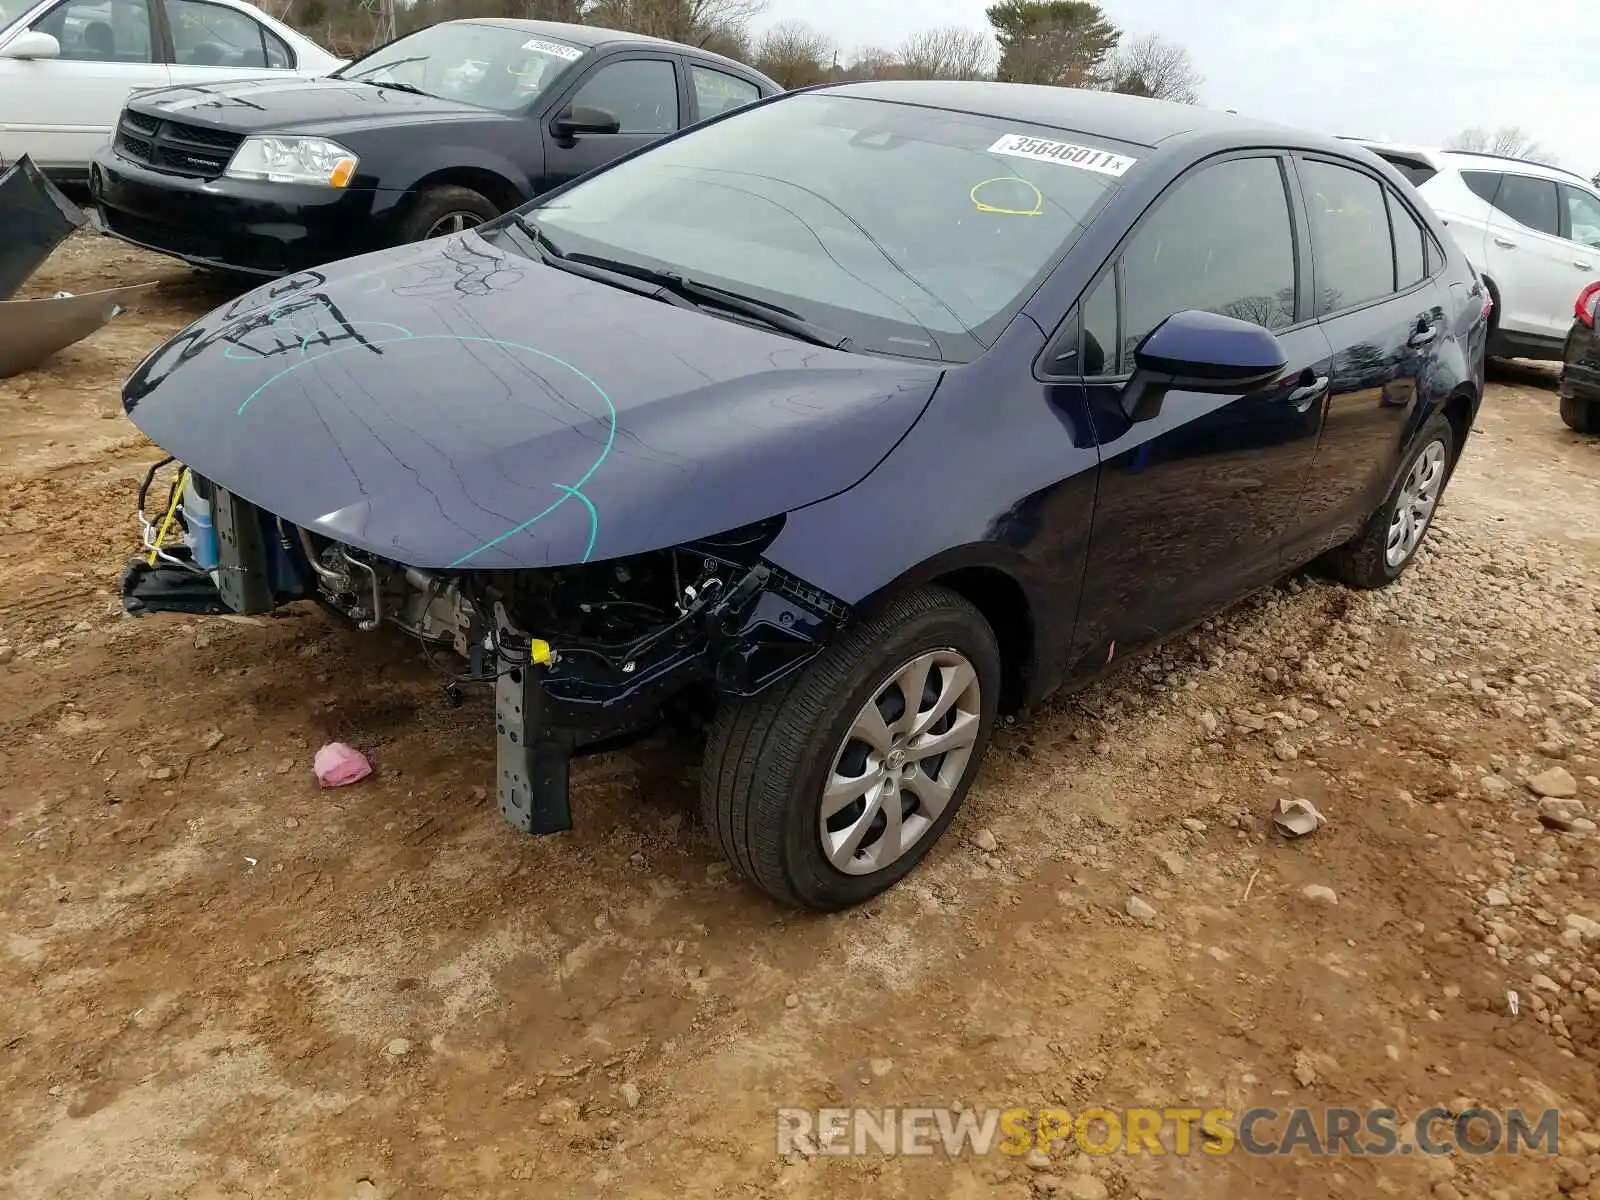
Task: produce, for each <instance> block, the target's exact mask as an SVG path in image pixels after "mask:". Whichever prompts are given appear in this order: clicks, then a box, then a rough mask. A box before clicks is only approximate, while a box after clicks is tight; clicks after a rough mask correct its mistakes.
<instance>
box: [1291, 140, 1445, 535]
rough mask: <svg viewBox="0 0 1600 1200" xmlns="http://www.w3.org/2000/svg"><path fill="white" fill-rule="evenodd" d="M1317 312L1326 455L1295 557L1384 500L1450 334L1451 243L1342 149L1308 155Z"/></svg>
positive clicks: (1303, 175)
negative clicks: (1337, 153) (1445, 272)
mask: <svg viewBox="0 0 1600 1200" xmlns="http://www.w3.org/2000/svg"><path fill="white" fill-rule="evenodd" d="M1296 166H1297V175H1298V178H1299V181H1300V189H1301V194H1302V196H1303V199H1304V204H1305V209H1306V214H1307V222H1306V223H1307V225H1308V226H1309V228H1310V230H1311V247H1312V252H1311V264H1312V280H1313V290H1314V292H1315V295H1316V312H1317V317H1318V319H1319V320H1320V321H1321V323H1322V327H1323V329H1324V330H1325V331H1326V333H1327V338H1328V343H1329V345H1330V346H1331V348H1332V350H1333V355H1334V359H1333V375H1332V389H1331V395H1330V397H1329V401H1328V418H1327V421H1326V423H1325V424H1324V425H1323V430H1322V438H1321V441H1320V443H1319V444H1318V447H1317V457H1316V462H1315V464H1314V467H1313V469H1312V471H1311V475H1310V479H1309V481H1308V482H1307V485H1306V491H1305V495H1304V497H1303V499H1302V501H1301V506H1300V512H1299V514H1298V516H1297V518H1296V532H1295V534H1294V536H1292V537H1291V538H1290V539H1289V542H1288V545H1287V546H1286V548H1285V555H1286V558H1287V559H1288V560H1289V562H1288V563H1286V565H1298V564H1299V563H1300V562H1303V561H1305V560H1307V559H1309V558H1311V557H1313V556H1314V555H1315V554H1317V553H1318V552H1319V551H1321V550H1323V549H1326V548H1327V547H1329V546H1334V545H1338V544H1340V543H1342V542H1344V541H1346V540H1347V539H1348V538H1349V537H1350V536H1351V535H1353V534H1354V533H1355V532H1356V531H1357V530H1358V529H1359V528H1360V527H1361V525H1362V524H1363V523H1364V522H1365V521H1366V519H1367V517H1368V515H1369V514H1370V513H1371V512H1372V510H1373V509H1375V508H1376V507H1377V506H1378V504H1379V503H1380V502H1381V501H1382V499H1383V497H1384V495H1385V493H1386V492H1387V489H1388V487H1389V485H1390V483H1391V482H1392V481H1393V478H1394V472H1395V470H1396V469H1397V468H1398V466H1399V461H1400V454H1401V452H1402V450H1403V449H1404V446H1405V442H1406V438H1407V436H1408V433H1409V431H1410V430H1411V429H1412V428H1413V427H1414V423H1415V418H1416V416H1417V411H1418V401H1419V394H1420V393H1419V387H1420V384H1421V381H1422V380H1424V379H1428V378H1431V377H1432V372H1431V369H1430V368H1431V364H1432V357H1433V355H1434V354H1435V353H1436V352H1437V351H1438V349H1439V348H1440V346H1441V345H1442V343H1443V342H1444V340H1445V338H1446V336H1447V333H1446V329H1445V322H1446V317H1445V311H1444V304H1445V299H1446V298H1445V296H1444V295H1443V294H1442V293H1441V292H1440V290H1439V288H1438V287H1437V286H1436V284H1435V283H1434V278H1435V277H1436V276H1437V275H1438V273H1439V271H1440V270H1441V269H1442V267H1443V263H1444V255H1443V253H1442V252H1441V251H1440V249H1439V247H1438V245H1437V243H1435V242H1434V241H1433V239H1432V237H1431V236H1430V235H1429V234H1428V232H1427V230H1426V229H1425V228H1424V226H1423V224H1422V222H1420V221H1419V220H1418V219H1417V216H1416V214H1415V213H1414V212H1413V211H1412V209H1411V206H1410V205H1409V203H1408V202H1406V201H1405V200H1404V199H1403V198H1402V197H1401V196H1400V194H1399V192H1397V191H1396V190H1395V189H1393V188H1391V187H1389V186H1388V185H1387V184H1385V183H1384V182H1382V181H1381V180H1380V179H1379V178H1378V177H1377V176H1376V175H1375V174H1372V173H1369V172H1368V171H1367V170H1366V169H1365V168H1364V167H1361V166H1358V165H1357V164H1355V163H1351V162H1349V161H1348V160H1344V159H1332V158H1322V157H1320V156H1313V155H1305V156H1302V157H1300V158H1298V160H1297V163H1296Z"/></svg>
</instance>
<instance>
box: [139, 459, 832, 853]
mask: <svg viewBox="0 0 1600 1200" xmlns="http://www.w3.org/2000/svg"><path fill="white" fill-rule="evenodd" d="M163 470H167V471H169V473H170V475H171V478H170V479H169V480H168V482H167V485H166V495H165V503H164V508H162V509H161V510H152V508H151V507H150V500H151V497H152V495H153V493H155V491H156V490H157V489H156V480H157V479H158V477H159V476H160V474H161V472H162V471H163ZM156 511H159V512H160V515H159V516H157V515H155V513H156ZM782 521H783V519H782V518H781V517H777V518H773V519H771V520H767V521H763V522H759V523H757V524H754V525H749V526H745V527H743V528H740V529H735V530H731V531H728V532H726V533H722V534H718V535H716V536H713V537H709V538H703V539H700V540H697V541H695V542H691V543H688V544H685V545H681V546H674V547H671V548H668V549H663V550H656V551H651V552H648V553H644V554H638V555H634V556H631V557H628V558H622V559H613V560H608V561H604V562H590V563H580V564H576V565H572V566H562V567H552V568H548V569H539V570H522V571H473V570H458V571H425V570H422V569H419V568H417V567H411V566H406V565H404V564H401V563H397V562H393V561H390V560H387V559H384V558H382V557H380V556H377V555H374V554H371V553H370V552H368V551H366V550H362V549H357V548H354V547H351V546H348V545H345V544H342V543H340V542H337V541H333V540H330V539H328V538H325V537H322V536H321V535H318V534H314V533H312V532H311V531H309V530H306V529H302V528H299V527H297V526H295V525H292V524H290V523H288V522H286V521H284V520H282V519H281V518H279V517H276V516H274V515H272V514H270V513H267V512H265V511H263V510H261V509H259V508H256V507H255V506H254V505H252V504H250V503H249V502H247V501H244V500H242V499H240V498H239V497H236V496H233V495H231V494H230V493H228V492H226V491H225V490H223V489H221V488H218V487H216V486H215V485H213V484H211V483H210V482H208V481H206V480H204V479H202V478H200V477H199V476H196V475H194V474H192V473H191V472H189V471H188V470H187V469H184V468H181V467H178V466H176V465H175V464H173V463H172V461H171V460H170V459H169V460H165V461H163V462H161V463H157V464H156V465H155V466H154V467H152V468H151V469H150V472H149V474H148V475H147V476H146V478H145V481H144V484H143V486H142V487H141V489H140V496H139V524H140V528H141V531H142V541H143V544H144V548H145V553H144V554H143V555H141V556H140V558H138V559H135V560H134V561H133V562H132V563H131V564H130V565H129V568H128V570H127V572H126V574H125V576H124V579H123V603H124V608H125V610H126V611H127V612H129V613H130V614H133V615H140V614H143V613H147V612H155V611H163V610H165V611H182V612H189V613H223V612H235V613H242V614H251V613H262V612H267V611H270V610H272V609H274V608H277V607H279V606H281V605H283V604H287V603H291V602H293V601H297V600H315V601H318V602H319V603H321V604H322V605H323V606H324V607H326V608H328V609H331V610H333V611H334V612H337V613H339V614H341V615H342V616H344V617H346V618H348V619H349V620H350V621H352V622H353V623H354V624H355V625H356V627H357V628H358V629H361V630H363V631H372V630H376V629H378V628H380V627H381V626H383V625H392V626H394V627H396V628H397V629H399V630H401V631H403V632H405V633H407V634H409V635H411V636H412V637H414V638H416V639H417V640H418V642H419V643H421V646H422V648H423V651H424V652H425V654H426V655H427V656H428V658H429V659H430V661H432V662H433V663H434V665H435V666H436V667H440V668H441V669H442V670H443V671H444V672H445V674H446V675H447V676H448V677H449V683H450V686H451V687H452V688H453V687H457V686H459V685H468V684H492V685H493V686H494V687H495V692H496V734H497V744H498V750H497V759H498V764H497V765H498V770H497V778H498V782H499V790H500V802H501V811H502V813H503V814H504V815H505V816H506V817H507V819H508V820H510V821H512V823H513V824H515V825H517V826H518V827H519V828H522V829H524V830H526V831H527V832H530V833H547V832H556V831H558V830H561V829H568V828H571V814H570V810H569V808H568V803H567V794H566V793H567V763H568V760H569V759H570V758H571V757H572V756H573V755H574V754H575V753H582V752H584V751H585V750H586V749H593V748H606V747H607V746H608V745H610V744H612V743H613V742H614V741H615V740H616V739H619V738H623V737H626V736H627V735H629V734H631V733H636V732H640V731H643V730H648V729H649V728H651V727H653V726H654V725H655V724H656V723H658V722H659V720H660V719H661V717H662V714H663V712H664V711H665V709H666V706H667V705H668V704H669V703H672V702H676V701H680V700H682V699H683V698H684V697H685V695H686V694H691V693H695V692H698V693H700V694H702V695H703V696H704V697H705V698H707V699H710V700H713V701H714V699H715V697H717V696H718V695H721V696H749V695H753V694H755V693H756V692H758V691H761V690H762V689H764V688H766V687H768V686H771V685H772V684H773V683H775V682H776V681H777V680H779V679H781V678H783V677H784V676H786V675H788V674H789V673H790V672H791V671H793V670H795V669H797V668H798V667H800V666H801V665H802V664H804V663H805V662H806V661H808V660H809V659H810V658H812V657H813V656H814V655H815V654H816V653H817V652H818V651H819V650H820V649H821V648H822V646H823V645H824V644H826V642H827V640H828V638H829V637H830V636H831V635H832V633H833V631H834V630H835V629H836V628H837V627H838V626H840V625H841V624H842V623H843V622H844V621H846V620H847V619H848V617H849V610H848V607H847V606H845V605H843V604H842V603H841V602H839V601H837V600H835V599H833V598H832V597H829V596H826V595H824V594H822V593H820V592H817V591H816V590H815V589H813V588H811V587H809V586H808V585H806V584H804V583H802V582H801V581H799V580H796V579H794V578H792V577H790V576H788V575H786V574H785V573H784V572H782V571H780V570H778V569H777V568H776V567H774V566H772V565H771V564H769V563H766V562H764V561H763V560H762V558H761V554H762V551H763V550H765V549H766V547H767V546H768V545H770V544H771V542H772V540H773V539H774V538H775V537H776V536H777V534H778V531H779V530H780V529H781V528H782ZM447 657H448V658H449V659H452V660H453V664H451V665H446V664H445V663H444V662H443V661H442V660H443V659H445V658H447Z"/></svg>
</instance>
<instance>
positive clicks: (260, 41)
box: [160, 0, 296, 86]
mask: <svg viewBox="0 0 1600 1200" xmlns="http://www.w3.org/2000/svg"><path fill="white" fill-rule="evenodd" d="M160 3H161V8H162V12H163V14H164V15H165V18H166V31H165V32H166V37H167V41H168V45H169V46H170V48H171V58H172V82H173V83H175V84H179V85H183V86H192V85H194V84H201V83H215V82H217V81H218V80H222V79H276V78H284V77H288V76H290V75H291V74H292V73H293V72H294V69H295V66H296V63H295V54H294V51H293V50H292V49H291V48H290V47H289V45H288V43H287V42H285V41H284V40H283V39H282V38H280V37H279V36H278V35H277V34H276V33H274V32H272V30H270V29H268V28H267V27H266V26H265V25H263V24H262V23H261V22H260V21H257V20H256V19H255V18H254V17H252V16H250V15H249V14H248V13H246V12H244V11H242V10H240V9H237V8H232V7H229V6H226V5H221V4H213V3H210V0H160Z"/></svg>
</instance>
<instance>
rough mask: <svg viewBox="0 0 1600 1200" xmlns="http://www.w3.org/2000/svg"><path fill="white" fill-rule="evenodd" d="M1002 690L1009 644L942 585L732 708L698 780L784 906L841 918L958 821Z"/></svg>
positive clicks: (745, 864)
mask: <svg viewBox="0 0 1600 1200" xmlns="http://www.w3.org/2000/svg"><path fill="white" fill-rule="evenodd" d="M999 691H1000V651H999V648H998V647H997V645H996V643H995V636H994V632H993V630H991V629H990V628H989V624H988V622H986V621H985V620H984V618H983V616H982V614H981V613H979V612H978V610H977V609H976V608H974V607H973V606H972V605H971V604H969V603H968V602H967V601H966V600H964V599H963V598H962V597H960V596H958V595H956V594H955V593H954V592H951V591H948V590H947V589H945V588H941V587H926V588H919V589H917V590H915V591H911V592H907V593H905V594H903V595H901V596H899V597H897V598H895V599H894V600H893V601H891V602H890V603H889V604H887V605H886V606H885V607H884V608H883V609H882V610H881V611H880V612H878V613H876V614H875V615H873V616H872V617H870V618H868V619H866V620H863V621H861V622H860V623H858V624H857V625H855V626H853V627H852V628H851V629H849V630H848V631H847V632H845V633H844V634H843V635H842V636H841V637H840V638H839V639H838V640H837V641H836V642H835V643H834V644H833V645H832V646H830V647H829V648H828V649H827V650H825V651H824V652H823V653H822V655H821V656H820V657H818V658H817V659H816V660H815V661H814V662H812V663H811V664H809V665H808V666H807V667H806V668H805V669H804V670H803V671H801V672H800V674H799V675H798V676H796V677H795V678H794V679H793V680H791V681H789V682H788V683H786V684H784V685H782V686H780V687H778V688H776V689H774V690H773V691H772V692H770V693H764V694H762V695H760V696H756V697H754V698H753V699H750V700H746V701H740V702H735V703H730V704H727V705H724V706H723V708H722V709H721V710H720V711H719V712H718V714H717V717H716V719H715V721H713V723H712V726H711V732H710V735H709V737H708V739H707V744H706V754H705V762H704V766H703V768H702V773H701V782H700V804H701V815H702V817H703V818H704V820H705V824H706V827H707V828H708V829H709V830H710V831H711V834H712V836H713V837H714V838H715V839H716V840H717V842H718V843H719V845H720V846H721V848H722V852H723V853H724V854H725V855H726V856H727V858H728V860H729V861H730V862H731V863H732V864H733V865H734V867H735V868H737V869H738V871H739V872H740V873H741V874H742V875H744V876H745V877H746V878H747V879H749V880H750V881H751V882H752V883H754V884H755V885H756V886H757V887H759V888H761V889H762V890H763V891H765V892H766V893H767V894H768V895H769V896H771V897H772V898H773V899H775V900H778V901H780V902H782V903H784V904H791V905H797V906H801V907H805V908H813V909H819V910H824V911H828V910H835V909H841V908H848V907H849V906H851V905H854V904H860V903H862V902H863V901H865V900H868V899H871V898H872V897H873V896H876V895H878V894H879V893H880V892H882V891H884V890H885V889H886V888H889V887H891V886H892V885H893V884H895V883H897V882H899V881H900V880H901V879H902V878H904V877H905V876H906V874H908V873H909V872H910V871H911V869H912V868H913V867H915V866H916V865H917V863H919V862H920V861H922V859H923V857H924V856H926V855H927V853H928V851H929V850H930V849H932V847H933V844H934V843H935V842H937V841H938V840H939V838H940V836H941V835H942V834H943V833H944V831H945V830H946V829H947V828H948V827H949V825H950V822H951V821H953V820H954V819H955V815H956V811H957V810H958V809H959V808H960V807H961V802H962V800H963V799H965V798H966V794H967V790H968V788H969V787H970V786H971V784H972V780H973V777H974V776H975V775H976V774H977V770H978V763H979V762H980V760H981V759H982V758H983V754H984V751H985V750H986V749H987V748H988V744H989V735H990V733H991V732H992V730H993V727H994V719H995V709H996V704H997V700H998V696H999ZM913 692H914V693H916V695H915V697H914V698H913V697H912V696H911V695H910V694H909V693H913ZM913 699H914V702H913Z"/></svg>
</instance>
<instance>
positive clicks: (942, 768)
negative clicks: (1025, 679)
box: [819, 649, 983, 875]
mask: <svg viewBox="0 0 1600 1200" xmlns="http://www.w3.org/2000/svg"><path fill="white" fill-rule="evenodd" d="M981 700H982V696H981V692H980V689H979V686H978V674H977V671H975V670H974V669H973V666H972V664H971V663H970V662H969V661H967V659H966V657H965V656H964V655H962V654H961V653H960V652H959V651H956V650H950V649H944V650H933V651H929V652H927V653H925V654H919V655H918V656H917V657H916V658H913V659H912V660H911V661H910V662H907V663H904V664H903V665H901V666H900V667H898V668H896V669H895V670H894V671H893V673H891V674H890V675H889V677H888V678H887V679H886V680H884V682H883V683H882V684H880V685H879V686H878V687H877V688H876V689H875V690H874V691H873V694H872V696H871V698H870V699H869V700H868V701H867V703H866V704H865V705H863V706H862V709H861V711H860V712H859V713H857V714H856V717H855V720H854V721H852V722H851V725H850V730H849V732H848V733H846V734H845V737H844V741H843V742H842V743H841V744H840V746H839V749H838V751H837V752H836V753H835V754H834V756H833V760H832V762H831V764H830V767H829V771H828V778H827V782H826V783H825V784H824V785H823V792H822V805H821V809H820V815H819V833H820V835H821V838H822V851H823V854H824V856H825V857H826V858H827V860H828V862H830V863H831V864H832V865H833V867H834V868H835V869H836V870H839V871H842V872H844V873H845V874H847V875H869V874H871V873H872V872H874V871H881V870H883V868H885V867H887V866H889V865H890V864H891V863H893V862H895V861H896V860H898V859H899V858H901V857H902V856H904V855H905V854H906V853H907V852H908V851H909V850H910V849H911V848H912V847H913V846H915V845H916V844H917V843H918V842H919V841H921V840H922V838H923V837H925V836H926V835H927V833H928V831H929V830H930V829H932V828H933V826H934V825H935V824H936V823H937V822H938V820H939V817H940V814H942V813H943V812H944V810H945V807H946V806H947V805H948V804H949V803H950V799H951V797H952V796H954V795H955V791H956V788H958V787H959V786H960V785H961V777H962V776H963V775H964V774H965V773H966V770H967V763H968V761H969V760H970V759H971V757H972V749H973V746H974V744H975V743H976V742H977V740H978V734H979V732H980V730H981V729H982V724H983V709H982V704H981Z"/></svg>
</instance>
